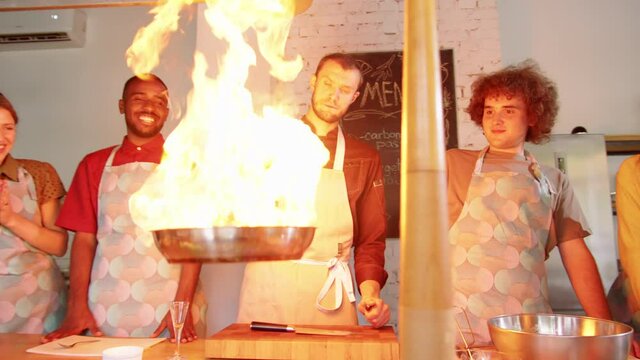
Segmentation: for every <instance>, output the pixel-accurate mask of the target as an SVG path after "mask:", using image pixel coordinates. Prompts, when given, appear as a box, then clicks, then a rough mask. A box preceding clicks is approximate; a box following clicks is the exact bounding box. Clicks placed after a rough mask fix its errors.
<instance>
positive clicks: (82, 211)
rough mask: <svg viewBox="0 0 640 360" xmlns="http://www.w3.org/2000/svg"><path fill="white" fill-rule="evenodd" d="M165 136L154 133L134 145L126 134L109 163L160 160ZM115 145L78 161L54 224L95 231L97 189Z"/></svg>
mask: <svg viewBox="0 0 640 360" xmlns="http://www.w3.org/2000/svg"><path fill="white" fill-rule="evenodd" d="M163 145H164V138H163V137H162V135H157V136H156V137H155V138H153V140H151V141H150V142H148V143H146V144H144V145H142V146H137V145H134V144H133V143H132V142H131V141H129V139H127V137H126V136H125V137H124V139H123V141H122V145H121V147H120V149H118V151H117V152H116V154H115V156H114V158H113V164H112V165H124V164H128V163H131V162H153V163H156V164H158V163H160V159H161V158H162V146H163ZM113 148H115V146H111V147H108V148H105V149H101V150H98V151H95V152H92V153H91V154H89V155H87V156H85V157H84V159H82V161H80V164H78V168H77V169H76V173H75V175H74V176H73V181H72V182H71V186H70V187H69V192H68V193H67V197H66V198H65V200H64V203H63V205H62V209H61V210H60V215H59V216H58V220H57V221H56V225H58V226H60V227H62V228H65V229H67V230H70V231H75V232H86V233H91V234H95V233H96V232H97V231H98V190H99V188H100V180H101V179H102V173H103V171H104V167H105V165H106V164H107V159H108V158H109V155H110V154H111V151H112V150H113Z"/></svg>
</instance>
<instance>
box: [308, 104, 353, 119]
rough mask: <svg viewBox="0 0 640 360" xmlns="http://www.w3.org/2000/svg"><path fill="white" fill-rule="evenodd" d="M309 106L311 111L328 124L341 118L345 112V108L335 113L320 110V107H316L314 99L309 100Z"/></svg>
mask: <svg viewBox="0 0 640 360" xmlns="http://www.w3.org/2000/svg"><path fill="white" fill-rule="evenodd" d="M311 108H312V109H313V112H314V113H315V114H316V116H317V117H318V118H319V119H320V120H322V121H324V122H326V123H329V124H333V123H336V122H339V121H340V120H342V117H343V116H344V114H346V113H347V111H346V110H344V111H341V112H339V113H337V114H334V113H329V112H327V111H322V110H320V109H318V108H317V107H316V101H312V102H311Z"/></svg>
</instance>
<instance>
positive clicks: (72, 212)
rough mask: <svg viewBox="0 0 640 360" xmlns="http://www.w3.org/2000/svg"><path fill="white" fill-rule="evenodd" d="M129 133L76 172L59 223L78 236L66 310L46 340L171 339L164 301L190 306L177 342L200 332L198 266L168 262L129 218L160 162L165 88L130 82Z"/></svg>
mask: <svg viewBox="0 0 640 360" xmlns="http://www.w3.org/2000/svg"><path fill="white" fill-rule="evenodd" d="M119 107H120V112H121V113H122V114H124V117H125V120H126V124H127V136H125V138H124V140H123V142H122V144H121V145H119V146H114V147H109V148H106V149H102V150H99V151H96V152H94V153H91V154H89V155H87V156H86V157H85V158H84V159H83V160H82V162H81V163H80V165H79V166H78V170H77V171H76V175H75V176H74V179H73V182H72V184H71V187H70V189H69V193H68V195H67V199H66V201H65V203H64V206H63V208H62V211H61V213H60V217H59V218H58V221H57V224H58V225H59V226H61V227H63V228H66V229H69V230H72V231H75V232H76V236H75V239H74V242H73V247H72V251H71V283H70V293H69V306H68V308H69V311H68V312H67V316H66V317H65V320H64V322H63V324H62V326H61V327H60V328H59V329H58V330H57V331H54V332H53V333H50V334H48V335H47V336H46V337H45V339H44V340H45V341H51V340H54V339H56V338H60V337H64V336H68V335H73V334H80V333H82V332H84V331H85V330H89V331H90V332H91V333H92V334H94V335H102V334H104V335H108V336H118V337H127V336H133V337H155V336H159V335H160V334H161V333H166V332H167V330H169V332H170V333H171V337H172V339H173V338H174V331H173V327H172V323H171V316H170V314H169V312H168V304H169V301H172V300H187V301H189V302H191V306H190V309H189V310H190V313H191V316H188V317H187V321H186V322H185V327H184V329H183V339H185V340H186V341H192V340H194V339H196V338H197V336H198V335H199V336H204V335H205V333H204V332H205V311H206V305H205V301H204V295H203V294H202V291H201V290H200V289H199V288H198V278H199V275H200V265H199V264H184V265H174V264H169V263H168V262H167V260H166V259H165V258H164V257H163V256H162V255H161V254H160V252H159V250H158V249H157V248H156V246H155V244H154V242H153V238H152V235H151V234H150V233H148V232H146V231H144V230H142V229H140V228H138V227H137V226H136V225H135V223H133V221H132V220H131V216H130V214H129V197H130V196H131V194H133V193H134V192H136V191H137V190H138V189H139V187H140V186H141V185H142V184H143V183H144V181H145V179H146V178H147V176H148V175H149V174H150V173H151V171H153V169H154V168H155V166H156V165H157V164H158V163H159V162H160V159H161V156H162V146H163V144H164V139H163V137H162V134H160V130H161V129H162V127H163V125H164V122H165V120H166V118H167V115H168V110H169V109H168V94H167V87H166V85H165V84H164V83H163V82H162V80H160V78H158V77H156V76H155V75H149V76H148V77H145V78H138V77H132V78H131V79H129V81H127V83H126V84H125V87H124V91H123V97H122V99H121V100H120V102H119Z"/></svg>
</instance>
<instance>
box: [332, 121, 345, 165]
mask: <svg viewBox="0 0 640 360" xmlns="http://www.w3.org/2000/svg"><path fill="white" fill-rule="evenodd" d="M344 149H345V145H344V134H343V133H342V127H341V126H340V125H338V143H337V144H336V157H335V159H334V160H333V170H340V171H342V168H343V165H344V151H345V150H344Z"/></svg>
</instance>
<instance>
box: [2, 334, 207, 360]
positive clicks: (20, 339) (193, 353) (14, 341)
mask: <svg viewBox="0 0 640 360" xmlns="http://www.w3.org/2000/svg"><path fill="white" fill-rule="evenodd" d="M37 345H40V335H27V334H0V358H2V359H26V360H53V359H59V357H56V356H51V355H39V354H31V353H28V352H26V351H27V349H29V348H32V347H34V346H37ZM175 346H176V345H175V344H173V343H171V342H169V341H163V342H161V343H159V344H157V345H154V346H152V347H150V348H148V349H145V351H144V354H143V356H142V358H143V359H148V360H150V359H166V358H167V357H169V356H171V355H173V352H174V350H175ZM180 353H181V354H182V355H185V356H186V357H187V358H188V359H190V360H195V359H204V358H205V357H204V340H203V339H198V340H196V341H194V342H190V343H186V344H182V345H180ZM64 359H70V360H96V359H100V357H78V356H73V357H64Z"/></svg>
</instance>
